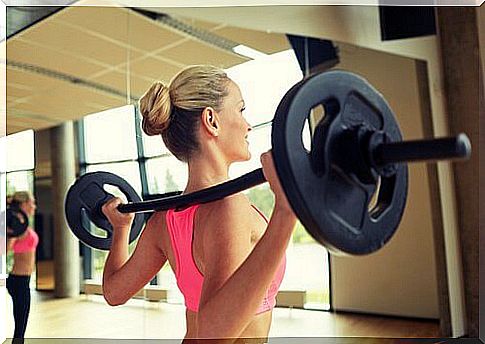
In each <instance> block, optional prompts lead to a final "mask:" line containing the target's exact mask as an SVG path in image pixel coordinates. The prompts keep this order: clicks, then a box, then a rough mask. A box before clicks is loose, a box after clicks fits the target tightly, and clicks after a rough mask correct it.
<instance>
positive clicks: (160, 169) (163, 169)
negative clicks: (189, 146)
mask: <svg viewBox="0 0 485 344" xmlns="http://www.w3.org/2000/svg"><path fill="white" fill-rule="evenodd" d="M146 168H147V179H148V191H149V193H150V194H163V193H167V192H171V191H182V190H183V189H184V188H185V184H187V179H188V170H187V165H186V164H184V163H182V162H180V161H179V160H177V159H176V158H175V157H174V156H173V155H169V156H164V157H160V158H153V159H149V160H147V162H146Z"/></svg>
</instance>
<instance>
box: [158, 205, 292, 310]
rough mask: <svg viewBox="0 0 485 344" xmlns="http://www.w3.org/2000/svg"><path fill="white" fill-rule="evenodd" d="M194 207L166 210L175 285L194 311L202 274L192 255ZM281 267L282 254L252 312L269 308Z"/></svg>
mask: <svg viewBox="0 0 485 344" xmlns="http://www.w3.org/2000/svg"><path fill="white" fill-rule="evenodd" d="M198 207H199V205H193V206H191V207H188V208H186V209H184V210H181V211H174V210H173V209H170V210H168V211H167V213H166V221H167V230H168V232H169V234H170V241H171V244H172V249H173V252H174V256H175V262H176V264H177V266H176V270H177V271H175V277H176V279H177V285H178V287H179V289H180V291H181V292H182V294H183V295H184V299H185V306H186V307H187V309H189V310H191V311H193V312H197V311H198V309H199V302H200V294H201V291H202V284H203V282H204V276H203V275H202V273H201V272H200V271H199V269H198V268H197V266H196V264H195V260H194V257H193V256H192V237H193V228H194V217H195V213H196V211H197V208H198ZM253 207H254V206H253ZM254 209H256V210H257V211H258V213H260V214H261V216H263V218H264V219H265V221H266V222H268V220H267V219H266V217H265V216H264V215H263V214H262V213H261V212H260V211H259V210H258V209H257V208H256V207H254ZM285 268H286V258H284V259H283V260H282V261H281V264H280V266H279V268H278V271H277V272H276V275H275V276H274V278H273V281H272V282H271V285H270V286H269V288H268V290H267V292H266V296H265V297H264V299H263V302H262V303H261V305H260V306H259V308H258V310H257V312H256V314H259V313H263V312H266V311H268V310H270V309H273V308H274V306H275V305H276V294H277V293H278V289H279V287H280V285H281V281H282V280H283V277H284V274H285Z"/></svg>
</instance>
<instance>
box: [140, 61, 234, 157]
mask: <svg viewBox="0 0 485 344" xmlns="http://www.w3.org/2000/svg"><path fill="white" fill-rule="evenodd" d="M229 81H230V79H229V77H228V76H227V74H226V72H225V71H224V70H222V69H221V68H218V67H214V66H209V65H196V66H189V67H187V68H185V69H183V70H181V71H180V72H179V73H178V74H177V75H175V76H174V77H173V79H172V80H171V81H170V83H169V84H168V85H164V84H163V83H161V82H159V81H157V82H155V83H153V84H152V85H151V87H150V88H149V89H148V91H146V92H145V94H144V95H143V96H142V97H141V98H140V100H139V109H140V113H141V115H142V116H143V121H142V127H143V131H144V132H145V133H146V134H147V135H150V136H153V135H160V134H161V135H162V138H163V141H164V143H165V145H166V146H167V148H168V149H169V150H170V151H171V152H172V153H173V154H174V155H175V157H177V159H179V160H181V161H187V160H188V159H189V158H190V156H191V155H192V154H193V153H194V152H195V151H196V150H197V149H198V147H199V143H198V139H197V128H198V126H199V124H200V114H201V112H202V111H203V110H204V109H205V108H207V107H212V108H214V109H215V110H216V111H219V110H220V109H221V106H222V101H223V99H224V97H226V96H227V84H228V82H229Z"/></svg>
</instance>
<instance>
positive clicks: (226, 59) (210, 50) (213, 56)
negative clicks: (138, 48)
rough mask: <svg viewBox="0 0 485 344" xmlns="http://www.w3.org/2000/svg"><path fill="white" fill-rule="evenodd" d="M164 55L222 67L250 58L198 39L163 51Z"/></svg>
mask: <svg viewBox="0 0 485 344" xmlns="http://www.w3.org/2000/svg"><path fill="white" fill-rule="evenodd" d="M163 56H165V57H166V58H169V59H172V60H174V61H179V62H181V63H184V64H187V65H191V64H212V65H215V66H222V67H224V66H233V65H237V64H240V63H243V62H246V61H248V60H249V59H248V58H242V57H239V56H238V55H236V54H234V53H230V52H228V51H225V50H222V49H218V48H214V47H213V46H209V45H208V44H205V43H200V42H196V41H188V42H185V43H183V44H181V45H178V46H176V47H174V48H171V49H168V50H166V51H164V52H163Z"/></svg>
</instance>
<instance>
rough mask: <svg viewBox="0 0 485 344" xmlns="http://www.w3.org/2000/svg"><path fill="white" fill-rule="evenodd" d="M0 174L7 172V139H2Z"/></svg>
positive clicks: (0, 138) (3, 137)
mask: <svg viewBox="0 0 485 344" xmlns="http://www.w3.org/2000/svg"><path fill="white" fill-rule="evenodd" d="M0 172H1V173H5V172H7V138H6V137H5V136H2V137H0Z"/></svg>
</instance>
